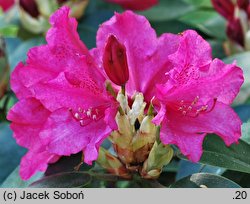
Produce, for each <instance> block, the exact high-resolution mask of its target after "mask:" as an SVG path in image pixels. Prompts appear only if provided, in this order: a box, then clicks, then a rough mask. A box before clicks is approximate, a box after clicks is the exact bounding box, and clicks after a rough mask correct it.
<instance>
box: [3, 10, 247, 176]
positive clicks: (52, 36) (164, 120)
mask: <svg viewBox="0 0 250 204" xmlns="http://www.w3.org/2000/svg"><path fill="white" fill-rule="evenodd" d="M69 12H70V10H69V8H68V7H62V8H61V9H59V10H58V11H56V12H55V14H54V15H52V17H51V19H50V23H51V25H52V28H51V29H50V30H49V31H48V33H47V36H46V40H47V44H46V45H42V46H38V47H34V48H32V49H31V50H30V51H29V52H28V58H27V60H26V63H22V62H20V63H19V64H18V65H17V67H16V68H15V70H14V72H13V73H12V76H11V87H12V90H13V91H14V92H15V94H16V96H17V97H18V99H19V102H18V103H17V104H16V105H15V106H14V107H12V109H11V110H10V112H9V114H8V119H9V120H10V121H11V122H12V123H11V129H12V130H13V132H14V137H15V139H16V141H17V143H18V144H19V145H21V146H23V147H25V148H27V149H28V153H27V154H26V155H25V156H24V157H23V158H22V161H21V167H20V174H21V177H22V178H23V179H28V178H30V177H31V176H32V175H33V174H34V173H35V172H37V171H45V170H46V168H47V166H48V164H49V163H54V162H56V161H57V160H58V158H60V157H61V156H68V155H71V154H75V153H78V152H83V154H84V162H85V163H87V164H91V163H92V161H95V160H96V159H98V160H99V162H100V163H101V164H102V165H103V166H105V167H106V168H107V169H109V168H111V167H114V166H116V168H117V169H118V170H117V171H114V170H113V171H112V169H109V170H110V171H111V172H113V173H115V174H118V175H119V174H123V176H124V177H127V176H128V174H130V173H131V172H133V171H140V173H141V175H142V176H143V177H145V178H155V177H157V176H158V175H159V173H160V171H161V167H162V165H163V163H164V164H165V163H167V162H168V161H169V158H167V157H170V158H171V157H172V156H173V152H172V151H171V150H170V149H169V144H174V145H176V146H177V147H179V149H180V151H181V152H182V153H183V154H184V155H185V156H187V157H188V158H189V159H190V160H191V161H193V162H197V161H199V159H200V157H201V155H202V142H203V139H204V137H205V136H206V135H207V133H215V134H217V135H219V136H220V137H221V138H222V139H223V140H224V142H225V143H226V145H231V144H232V143H234V142H237V141H238V139H239V137H240V136H241V121H240V119H239V117H238V116H237V115H236V113H235V112H234V111H233V109H232V108H231V107H230V104H231V103H232V102H233V100H234V98H235V97H236V95H237V94H238V92H239V90H240V87H241V85H242V83H243V73H242V70H241V69H240V68H239V67H237V66H236V64H224V63H223V62H222V61H221V60H219V59H214V60H213V59H212V57H211V48H210V46H209V44H208V43H207V42H206V41H205V40H204V39H203V38H202V37H201V36H199V35H198V34H197V33H196V32H195V31H193V30H187V31H185V32H183V33H181V34H177V35H175V34H170V33H165V34H163V35H161V36H160V37H157V35H156V32H155V31H154V29H153V28H152V27H151V26H150V23H149V22H148V21H147V19H146V18H145V17H143V16H140V15H137V14H135V13H133V12H132V11H126V12H124V13H122V14H119V13H115V15H114V16H113V17H112V18H111V19H110V20H108V21H107V22H104V23H103V24H102V25H101V26H100V28H99V30H98V32H97V38H96V42H97V45H96V48H94V49H92V50H88V49H87V47H86V46H85V45H84V43H83V42H81V40H80V39H79V36H78V34H77V31H76V30H77V21H76V20H75V19H74V18H71V17H69ZM106 138H109V139H110V140H111V142H112V143H113V145H114V149H115V151H116V153H117V157H116V156H115V155H113V156H109V159H110V158H111V159H112V161H113V162H114V163H113V164H111V163H105V160H103V158H102V157H105V156H107V155H108V153H107V152H106V151H104V150H103V149H101V150H100V155H99V158H98V152H99V148H100V145H101V144H102V142H103V141H104V140H105V139H106ZM156 155H158V156H156ZM167 155H168V156H167ZM100 157H101V158H100ZM116 158H117V159H116ZM118 158H119V159H118ZM157 158H158V159H161V161H157ZM164 158H166V160H165V161H164V162H162V159H164ZM141 165H143V167H142V166H141ZM110 166H111V167H110ZM155 168H156V169H155ZM121 172H122V173H121ZM125 175H126V176H125Z"/></svg>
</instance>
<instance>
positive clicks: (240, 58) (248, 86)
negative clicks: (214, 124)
mask: <svg viewBox="0 0 250 204" xmlns="http://www.w3.org/2000/svg"><path fill="white" fill-rule="evenodd" d="M223 61H224V62H225V63H233V62H234V61H236V62H237V66H239V67H240V68H242V70H243V73H244V83H243V85H242V87H241V91H240V93H239V95H238V97H237V98H236V101H235V104H240V103H243V102H245V101H246V100H247V99H248V98H249V97H250V52H243V53H240V54H236V55H232V56H230V57H227V58H225V59H224V60H223Z"/></svg>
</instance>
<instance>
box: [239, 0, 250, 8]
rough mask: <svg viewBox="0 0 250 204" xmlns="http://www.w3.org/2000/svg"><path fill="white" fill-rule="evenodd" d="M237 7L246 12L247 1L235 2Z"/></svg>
mask: <svg viewBox="0 0 250 204" xmlns="http://www.w3.org/2000/svg"><path fill="white" fill-rule="evenodd" d="M237 5H238V7H239V8H241V9H244V10H245V11H246V10H247V7H248V5H249V1H248V0H237Z"/></svg>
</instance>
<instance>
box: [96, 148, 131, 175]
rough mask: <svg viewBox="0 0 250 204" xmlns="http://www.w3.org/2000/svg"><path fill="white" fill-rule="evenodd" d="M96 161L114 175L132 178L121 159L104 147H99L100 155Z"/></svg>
mask: <svg viewBox="0 0 250 204" xmlns="http://www.w3.org/2000/svg"><path fill="white" fill-rule="evenodd" d="M96 162H97V163H98V164H99V165H100V166H102V167H103V168H104V169H106V170H107V171H108V172H110V173H112V174H114V175H117V176H120V177H122V178H126V179H129V178H131V175H130V174H129V172H128V171H127V169H126V167H125V166H124V165H123V164H122V163H121V162H120V160H119V159H118V158H117V157H115V156H114V155H112V154H111V153H110V152H109V151H107V150H105V149H103V148H100V149H99V155H98V159H97V161H96Z"/></svg>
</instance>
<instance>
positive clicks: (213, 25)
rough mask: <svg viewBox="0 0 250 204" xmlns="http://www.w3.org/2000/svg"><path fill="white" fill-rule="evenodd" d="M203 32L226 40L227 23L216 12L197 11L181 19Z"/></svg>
mask: <svg viewBox="0 0 250 204" xmlns="http://www.w3.org/2000/svg"><path fill="white" fill-rule="evenodd" d="M179 20H180V21H181V22H183V23H186V24H188V25H191V26H193V27H195V28H196V29H199V30H201V31H202V32H204V33H205V34H207V35H209V36H211V37H216V38H219V39H226V34H225V33H226V27H225V25H226V22H225V20H224V19H223V18H222V17H221V16H219V15H218V13H216V12H215V11H214V10H212V9H211V10H195V11H192V12H189V13H187V14H186V15H185V16H183V17H181V18H180V19H179Z"/></svg>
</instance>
